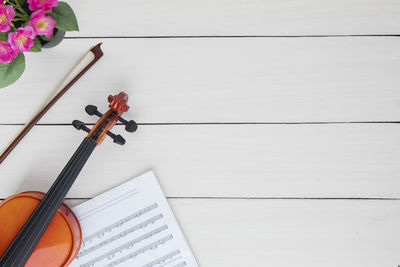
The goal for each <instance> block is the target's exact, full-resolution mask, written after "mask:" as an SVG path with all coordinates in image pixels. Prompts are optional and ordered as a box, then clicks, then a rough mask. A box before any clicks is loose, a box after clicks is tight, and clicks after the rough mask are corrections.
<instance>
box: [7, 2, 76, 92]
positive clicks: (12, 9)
mask: <svg viewBox="0 0 400 267" xmlns="http://www.w3.org/2000/svg"><path fill="white" fill-rule="evenodd" d="M78 30H79V27H78V22H77V20H76V17H75V14H74V12H73V10H72V8H71V7H70V6H69V5H68V4H67V3H65V2H61V1H60V2H59V1H58V0H0V88H3V87H6V86H8V85H10V84H12V83H14V82H15V81H16V80H18V78H19V77H21V75H22V73H23V72H24V70H25V56H24V53H25V52H40V51H41V50H42V48H50V47H53V46H55V45H57V44H58V43H60V42H61V41H62V39H63V38H64V35H65V32H67V31H78Z"/></svg>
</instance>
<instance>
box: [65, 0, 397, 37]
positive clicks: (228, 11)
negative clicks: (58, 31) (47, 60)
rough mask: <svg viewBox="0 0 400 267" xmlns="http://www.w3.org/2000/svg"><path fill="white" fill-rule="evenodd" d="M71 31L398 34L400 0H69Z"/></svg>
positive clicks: (100, 33) (102, 33)
mask: <svg viewBox="0 0 400 267" xmlns="http://www.w3.org/2000/svg"><path fill="white" fill-rule="evenodd" d="M68 2H69V3H70V4H71V5H72V7H73V8H74V9H75V10H76V13H77V15H78V18H79V22H80V27H81V31H80V32H79V33H74V34H71V36H188V35H218V36H219V35H327V34H328V35H329V34H398V33H399V27H398V25H399V24H400V17H399V13H400V2H399V1H397V0H335V1H331V0H301V1H293V0H218V1H214V0H202V1H195V0H169V1H163V0H117V1H115V0H114V1H106V0H85V1H82V0H68Z"/></svg>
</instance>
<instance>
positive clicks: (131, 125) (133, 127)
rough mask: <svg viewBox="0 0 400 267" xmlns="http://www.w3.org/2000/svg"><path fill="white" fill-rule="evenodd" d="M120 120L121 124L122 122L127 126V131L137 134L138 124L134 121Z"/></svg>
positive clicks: (119, 118)
mask: <svg viewBox="0 0 400 267" xmlns="http://www.w3.org/2000/svg"><path fill="white" fill-rule="evenodd" d="M118 120H119V121H120V122H122V124H124V125H125V130H126V131H127V132H130V133H133V132H135V131H136V130H137V124H136V122H135V121H133V120H130V121H127V120H125V119H124V118H121V117H118Z"/></svg>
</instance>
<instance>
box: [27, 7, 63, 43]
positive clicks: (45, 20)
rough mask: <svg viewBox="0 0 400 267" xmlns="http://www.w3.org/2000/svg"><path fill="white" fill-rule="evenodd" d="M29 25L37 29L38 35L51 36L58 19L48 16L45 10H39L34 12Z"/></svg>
mask: <svg viewBox="0 0 400 267" xmlns="http://www.w3.org/2000/svg"><path fill="white" fill-rule="evenodd" d="M27 25H28V26H31V27H32V28H33V29H34V30H35V32H36V35H43V34H44V35H45V36H46V37H47V38H50V36H51V34H52V33H53V30H54V26H55V25H56V21H55V20H54V19H52V18H51V17H46V14H45V13H44V11H43V10H39V11H36V12H35V13H32V15H31V21H29V22H28V24H27Z"/></svg>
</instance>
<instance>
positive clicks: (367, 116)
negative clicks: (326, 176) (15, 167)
mask: <svg viewBox="0 0 400 267" xmlns="http://www.w3.org/2000/svg"><path fill="white" fill-rule="evenodd" d="M84 2H85V1H84ZM399 17H400V16H399ZM98 41H100V40H65V41H64V42H63V43H62V44H61V45H60V46H59V47H57V48H55V49H52V50H46V51H45V52H44V53H41V54H29V55H28V59H27V62H28V63H27V70H26V72H25V73H24V75H23V77H22V78H21V79H20V80H19V81H18V82H17V83H16V84H14V85H13V86H11V87H8V88H5V89H3V90H0V106H1V107H2V114H1V115H0V123H23V122H25V121H27V120H28V118H30V116H31V115H32V113H33V111H34V110H35V109H36V108H37V107H38V106H39V104H40V103H41V101H43V100H44V99H45V97H46V96H47V95H48V94H49V92H50V91H51V90H52V89H53V88H54V87H55V86H56V85H57V83H58V82H59V81H60V80H61V78H62V77H63V75H65V73H66V72H67V70H68V69H69V68H70V67H71V66H72V65H73V64H74V63H75V62H76V60H77V58H79V57H80V56H81V54H82V53H83V52H84V50H85V49H87V48H88V47H90V46H92V45H94V44H96V43H97V42H98ZM399 47H400V39H399V38H395V37H387V38H371V37H355V38H245V39H235V38H233V39H230V38H227V39H225V38H223V39H221V38H216V39H213V38H211V39H107V40H105V44H104V51H105V57H104V58H103V59H101V61H100V62H99V63H98V65H96V66H95V68H94V69H92V70H91V71H90V72H89V73H88V74H87V76H85V77H84V78H83V80H82V81H80V82H79V83H78V84H77V85H76V86H74V88H72V89H71V91H70V92H68V94H67V95H66V96H65V97H63V98H62V99H61V101H60V102H59V103H57V105H56V106H55V107H54V108H53V109H52V110H51V112H49V113H48V114H47V115H46V116H45V117H44V118H43V119H42V121H41V122H42V123H70V122H71V121H72V120H73V119H74V118H85V117H84V116H83V108H84V106H85V105H87V104H96V105H99V107H100V108H101V109H102V110H104V109H105V108H106V96H107V95H108V94H109V93H110V92H113V93H117V92H118V91H120V90H124V91H126V92H128V93H129V94H130V95H131V98H132V101H133V102H131V103H132V106H133V109H132V111H131V112H130V113H129V115H128V116H132V117H134V118H135V119H137V120H138V121H139V122H147V123H148V122H161V123H163V122H319V121H397V120H398V114H399V113H400V106H399V104H398V103H399V102H400V90H398V88H399V87H400V75H398V70H399V69H400V60H399Z"/></svg>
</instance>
